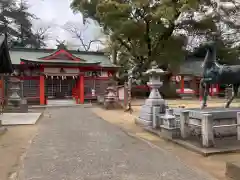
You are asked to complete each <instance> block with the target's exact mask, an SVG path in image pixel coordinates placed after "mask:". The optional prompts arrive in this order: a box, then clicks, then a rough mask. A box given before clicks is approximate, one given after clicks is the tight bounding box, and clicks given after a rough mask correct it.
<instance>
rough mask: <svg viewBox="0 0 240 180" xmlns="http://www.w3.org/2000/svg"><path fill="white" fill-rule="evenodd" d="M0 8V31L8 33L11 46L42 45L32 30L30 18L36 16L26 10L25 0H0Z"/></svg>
mask: <svg viewBox="0 0 240 180" xmlns="http://www.w3.org/2000/svg"><path fill="white" fill-rule="evenodd" d="M0 8H1V9H0V12H1V13H0V32H1V33H7V34H8V35H9V37H10V41H11V42H12V45H13V46H21V47H27V46H31V47H36V48H38V47H40V46H41V45H42V40H41V41H39V39H38V34H34V33H33V30H32V20H33V19H37V18H36V17H35V16H34V15H33V14H31V13H29V12H28V5H27V3H26V1H24V0H21V1H20V2H17V1H15V0H7V1H5V0H1V1H0Z"/></svg>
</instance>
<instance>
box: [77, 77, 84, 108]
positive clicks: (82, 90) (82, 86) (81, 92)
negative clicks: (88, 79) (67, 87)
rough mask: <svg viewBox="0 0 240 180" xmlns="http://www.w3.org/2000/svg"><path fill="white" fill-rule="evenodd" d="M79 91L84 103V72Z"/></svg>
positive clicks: (80, 78)
mask: <svg viewBox="0 0 240 180" xmlns="http://www.w3.org/2000/svg"><path fill="white" fill-rule="evenodd" d="M78 92H79V99H80V103H81V104H84V74H81V75H80V77H79V82H78Z"/></svg>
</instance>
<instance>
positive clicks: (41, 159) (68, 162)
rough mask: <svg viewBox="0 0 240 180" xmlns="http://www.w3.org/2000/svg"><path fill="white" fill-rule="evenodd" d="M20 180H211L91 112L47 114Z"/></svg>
mask: <svg viewBox="0 0 240 180" xmlns="http://www.w3.org/2000/svg"><path fill="white" fill-rule="evenodd" d="M45 113H47V114H50V115H49V116H44V117H43V119H42V120H41V121H40V123H39V132H38V135H37V136H36V137H35V139H34V140H33V142H32V145H31V147H30V149H29V150H28V152H27V154H26V157H25V159H24V161H23V166H22V167H21V170H20V172H19V176H18V179H19V180H106V179H112V180H148V179H149V180H190V179H191V180H213V179H214V178H212V177H210V176H209V175H208V174H207V173H204V172H202V171H199V170H196V169H193V168H191V167H189V166H187V165H186V164H184V163H183V162H182V161H180V160H179V159H178V158H177V157H175V156H173V154H171V153H169V152H168V151H166V150H164V149H161V148H158V149H157V148H154V147H152V146H149V145H148V144H147V143H145V142H143V141H141V140H139V139H136V138H133V137H130V136H129V135H128V134H127V133H125V132H124V131H122V130H121V129H120V128H118V127H117V126H114V125H112V124H110V123H108V122H106V121H104V120H102V119H101V118H99V117H97V116H96V115H95V114H93V113H92V112H91V109H89V108H87V109H86V108H81V107H75V108H58V109H52V108H51V109H47V110H46V111H45Z"/></svg>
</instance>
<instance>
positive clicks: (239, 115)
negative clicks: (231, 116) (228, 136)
mask: <svg viewBox="0 0 240 180" xmlns="http://www.w3.org/2000/svg"><path fill="white" fill-rule="evenodd" d="M237 124H238V126H237V140H240V126H239V124H240V112H237Z"/></svg>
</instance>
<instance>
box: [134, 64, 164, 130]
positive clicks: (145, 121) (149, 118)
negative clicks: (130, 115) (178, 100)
mask: <svg viewBox="0 0 240 180" xmlns="http://www.w3.org/2000/svg"><path fill="white" fill-rule="evenodd" d="M166 73H167V72H166V71H163V70H162V69H159V68H157V67H153V68H152V69H149V70H148V71H147V72H145V75H147V76H149V82H148V83H147V85H148V86H149V87H150V88H151V92H150V95H149V97H148V99H146V101H145V104H144V105H143V106H142V108H141V111H140V115H139V117H138V118H137V119H136V123H137V124H140V125H144V126H152V123H153V107H159V108H158V109H159V112H158V113H160V114H164V113H165V109H166V104H165V100H164V99H162V97H161V95H160V93H159V91H158V89H159V88H160V87H161V86H162V82H161V79H160V77H161V75H164V74H166Z"/></svg>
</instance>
